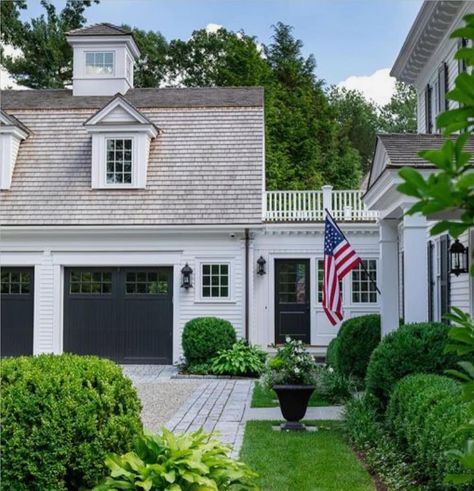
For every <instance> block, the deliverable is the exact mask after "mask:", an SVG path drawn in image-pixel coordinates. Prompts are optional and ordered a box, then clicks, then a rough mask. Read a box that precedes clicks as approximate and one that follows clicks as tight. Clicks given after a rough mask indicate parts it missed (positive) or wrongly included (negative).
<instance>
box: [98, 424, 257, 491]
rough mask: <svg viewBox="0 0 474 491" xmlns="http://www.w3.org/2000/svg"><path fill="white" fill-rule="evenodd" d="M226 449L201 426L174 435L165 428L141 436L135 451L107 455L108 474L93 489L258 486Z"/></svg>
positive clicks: (247, 470)
mask: <svg viewBox="0 0 474 491" xmlns="http://www.w3.org/2000/svg"><path fill="white" fill-rule="evenodd" d="M229 453H230V447H229V446H228V445H224V444H223V443H221V442H219V441H218V440H216V439H215V438H213V437H212V435H210V434H207V433H204V432H203V431H202V429H201V430H198V431H196V432H194V433H183V434H177V435H175V434H173V433H171V432H170V431H168V430H167V429H165V428H164V429H163V430H162V432H161V434H160V435H156V436H154V435H146V436H144V437H142V438H140V440H139V441H138V443H137V445H136V448H135V451H134V452H130V453H127V454H125V455H122V456H119V455H110V456H108V457H107V459H106V464H107V467H109V469H110V471H111V477H107V478H106V479H105V481H104V482H103V483H101V484H99V485H98V486H96V487H95V488H94V491H108V490H116V489H137V490H138V489H141V490H142V489H145V490H148V491H163V490H170V491H171V490H173V491H174V490H176V491H178V490H189V491H191V490H196V491H197V490H209V491H211V490H216V491H217V490H218V489H219V490H220V489H222V490H231V489H235V490H237V489H240V490H242V491H244V490H253V489H254V490H257V489H258V488H257V486H256V484H255V479H256V477H257V475H256V474H255V473H254V472H253V471H252V470H250V469H249V467H247V465H245V464H244V463H242V462H239V461H238V460H234V459H232V458H230V457H229Z"/></svg>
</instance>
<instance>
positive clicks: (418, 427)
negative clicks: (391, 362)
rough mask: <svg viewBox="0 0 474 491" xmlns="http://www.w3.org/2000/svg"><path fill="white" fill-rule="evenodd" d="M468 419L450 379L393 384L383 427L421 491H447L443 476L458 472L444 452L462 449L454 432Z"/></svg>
mask: <svg viewBox="0 0 474 491" xmlns="http://www.w3.org/2000/svg"><path fill="white" fill-rule="evenodd" d="M469 419H470V410H469V403H467V402H466V401H464V400H463V395H462V388H461V386H460V384H459V383H457V382H455V381H454V380H452V379H449V378H447V377H444V376H440V375H427V374H417V375H411V376H408V377H405V378H404V379H402V380H401V381H400V382H399V383H398V384H397V385H396V387H395V389H394V391H393V394H392V397H391V399H390V403H389V405H388V407H387V412H386V422H387V426H388V429H389V431H390V432H391V434H392V435H393V437H394V438H395V440H396V443H397V445H398V446H399V448H400V450H401V452H403V453H404V454H405V455H407V457H408V458H409V460H410V461H411V462H412V465H413V466H414V467H415V468H416V474H417V480H418V481H420V482H421V483H423V489H449V487H448V486H446V485H445V484H444V483H443V480H444V478H445V476H446V474H448V473H451V472H455V473H456V472H460V471H461V469H460V467H459V462H458V461H456V460H454V459H453V458H452V457H449V456H447V455H446V451H447V450H450V449H453V448H457V449H462V446H463V441H464V439H465V435H463V434H461V433H460V432H459V431H457V430H458V429H459V427H460V426H461V425H462V424H466V423H467V422H468V421H469ZM471 437H474V434H473V435H471ZM469 489H472V488H469Z"/></svg>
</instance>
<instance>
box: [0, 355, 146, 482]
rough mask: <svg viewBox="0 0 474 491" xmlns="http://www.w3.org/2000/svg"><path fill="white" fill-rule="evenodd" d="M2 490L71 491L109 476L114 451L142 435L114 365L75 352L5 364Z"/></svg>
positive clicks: (136, 405) (130, 393)
mask: <svg viewBox="0 0 474 491" xmlns="http://www.w3.org/2000/svg"><path fill="white" fill-rule="evenodd" d="M0 368H1V395H2V397H1V401H0V404H1V428H2V431H1V468H2V488H4V489H15V490H19V491H22V490H25V491H26V490H41V491H42V490H46V489H47V490H66V489H79V488H80V487H81V486H89V487H90V486H92V485H94V484H95V483H96V482H97V481H98V480H99V479H101V478H102V477H103V476H105V474H106V469H105V467H104V465H103V460H104V458H105V456H106V454H107V453H109V452H120V453H122V452H126V451H128V450H129V449H130V447H131V444H132V442H133V440H134V438H135V437H136V436H137V435H138V434H140V433H141V430H142V427H141V422H140V409H141V407H140V402H139V399H138V397H137V394H136V392H135V390H134V389H133V387H132V384H131V382H130V380H129V379H128V378H126V377H124V375H123V374H122V370H121V369H120V367H118V366H117V365H115V364H114V363H112V362H111V361H107V360H102V359H99V358H96V357H92V356H90V357H81V356H76V355H61V356H55V355H41V356H37V357H34V358H33V357H20V358H10V359H6V360H3V361H2V362H1V365H0Z"/></svg>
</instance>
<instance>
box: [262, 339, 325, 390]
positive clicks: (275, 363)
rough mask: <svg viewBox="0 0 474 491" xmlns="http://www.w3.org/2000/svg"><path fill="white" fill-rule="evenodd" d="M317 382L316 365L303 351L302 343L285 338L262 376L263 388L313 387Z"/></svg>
mask: <svg viewBox="0 0 474 491" xmlns="http://www.w3.org/2000/svg"><path fill="white" fill-rule="evenodd" d="M316 380H317V369H316V363H315V362H314V359H313V357H312V356H311V355H310V354H309V353H308V352H307V351H306V350H305V348H304V346H303V343H302V341H299V340H298V341H297V340H296V339H291V338H290V337H287V338H286V342H285V344H284V345H283V346H281V347H279V348H278V350H277V353H276V355H275V356H274V357H273V358H271V359H270V360H269V361H268V363H267V365H266V367H265V372H264V374H263V376H262V384H263V386H264V387H266V388H269V389H271V388H272V387H273V386H274V385H279V384H283V385H314V384H315V383H316Z"/></svg>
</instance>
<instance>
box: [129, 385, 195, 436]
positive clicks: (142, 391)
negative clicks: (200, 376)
mask: <svg viewBox="0 0 474 491" xmlns="http://www.w3.org/2000/svg"><path fill="white" fill-rule="evenodd" d="M202 385H203V384H202V382H201V381H200V380H180V379H168V380H166V379H162V380H160V379H158V380H156V379H155V380H154V381H150V382H145V381H137V382H134V386H135V387H136V389H137V392H138V395H139V396H140V399H141V401H142V404H143V409H142V421H143V426H144V427H145V429H147V430H149V431H152V432H157V431H158V430H159V429H160V428H161V427H162V426H164V425H165V424H166V423H167V422H168V421H169V420H170V419H171V418H172V417H173V416H174V414H175V413H176V412H177V411H178V409H179V408H180V407H181V406H182V405H183V404H184V403H185V402H186V400H187V399H189V398H190V397H191V396H192V395H193V393H194V392H195V391H196V390H198V389H199V387H200V386H202Z"/></svg>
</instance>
